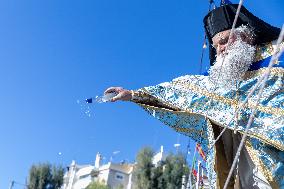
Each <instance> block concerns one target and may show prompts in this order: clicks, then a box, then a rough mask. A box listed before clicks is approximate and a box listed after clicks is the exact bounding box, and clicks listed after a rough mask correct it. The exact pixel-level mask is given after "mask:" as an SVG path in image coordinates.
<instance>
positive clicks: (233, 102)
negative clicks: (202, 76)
mask: <svg viewBox="0 0 284 189" xmlns="http://www.w3.org/2000/svg"><path fill="white" fill-rule="evenodd" d="M173 83H174V84H178V85H182V86H183V87H186V88H187V89H189V90H191V91H193V92H195V93H198V94H201V95H203V96H206V97H208V98H210V99H213V100H215V101H219V102H222V103H224V104H229V105H231V106H233V107H234V108H237V106H238V101H237V100H235V99H230V98H226V97H223V96H220V95H217V94H215V93H211V92H208V91H206V90H204V89H200V88H199V87H197V86H195V85H193V84H190V83H188V82H185V81H174V82H173ZM248 107H249V108H251V109H252V108H254V107H255V105H254V103H252V102H248ZM257 110H258V111H260V112H263V113H267V114H272V115H278V116H284V110H283V109H280V108H273V107H269V106H262V105H258V106H257Z"/></svg>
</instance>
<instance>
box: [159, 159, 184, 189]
mask: <svg viewBox="0 0 284 189" xmlns="http://www.w3.org/2000/svg"><path fill="white" fill-rule="evenodd" d="M185 165H186V160H185V158H184V155H183V154H177V155H174V154H170V155H168V156H167V158H166V161H165V165H164V166H165V167H164V172H163V175H162V177H163V180H164V183H165V187H164V188H167V189H179V188H181V184H182V176H183V175H188V172H189V169H188V167H187V166H185Z"/></svg>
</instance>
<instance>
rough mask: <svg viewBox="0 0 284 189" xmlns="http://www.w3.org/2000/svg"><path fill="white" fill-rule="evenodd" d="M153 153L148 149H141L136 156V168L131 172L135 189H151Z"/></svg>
mask: <svg viewBox="0 0 284 189" xmlns="http://www.w3.org/2000/svg"><path fill="white" fill-rule="evenodd" d="M153 156H154V151H153V150H152V149H151V148H150V147H145V148H142V149H141V150H140V151H139V152H138V154H137V156H136V162H137V164H136V166H135V169H134V172H133V178H134V188H135V189H151V172H152V168H153V167H154V166H153V164H152V159H153Z"/></svg>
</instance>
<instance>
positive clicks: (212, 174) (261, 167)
mask: <svg viewBox="0 0 284 189" xmlns="http://www.w3.org/2000/svg"><path fill="white" fill-rule="evenodd" d="M283 45H284V44H283V43H282V47H283ZM274 50H275V44H273V43H269V44H266V45H265V46H262V47H258V48H257V53H256V57H255V62H254V63H253V64H252V65H251V67H250V69H249V71H247V73H246V75H245V77H244V80H243V81H241V82H240V83H239V87H238V90H224V89H223V88H216V87H215V86H213V85H212V83H211V82H210V81H209V77H208V76H206V75H186V76H182V77H179V78H176V79H174V80H172V81H171V82H165V83H161V84H159V85H156V86H150V87H145V88H142V89H139V90H137V91H135V94H136V96H138V97H139V98H138V99H137V100H134V102H135V103H137V104H139V105H140V106H142V107H143V108H144V109H145V110H146V111H147V112H149V113H150V114H151V115H153V116H154V117H155V118H157V119H159V120H160V121H162V122H163V123H165V124H166V125H168V126H170V127H171V128H173V129H174V130H176V131H177V132H179V133H182V134H184V135H187V136H189V137H191V138H192V139H193V140H195V141H196V142H198V143H199V144H200V145H201V146H202V148H203V150H204V152H205V153H206V155H207V156H206V167H207V174H208V175H207V176H208V179H209V182H210V186H211V187H212V188H219V187H220V185H219V183H218V176H219V174H218V173H219V171H220V167H219V168H218V167H217V166H216V157H217V152H216V146H214V145H213V142H214V140H215V138H216V135H215V136H214V132H213V126H214V125H216V126H218V127H220V128H223V127H224V126H228V128H229V130H234V129H236V131H237V133H239V134H240V135H242V134H243V133H244V131H245V127H246V125H247V122H248V119H249V117H250V114H251V112H252V109H253V107H254V106H255V102H256V98H257V94H258V92H259V90H256V91H255V92H254V94H253V96H252V97H251V98H250V99H249V101H248V103H247V104H246V106H245V107H244V108H242V109H241V110H240V111H239V113H238V116H235V112H236V109H237V108H238V106H239V104H240V103H241V102H242V101H243V100H244V99H245V98H246V96H247V94H248V93H249V92H250V90H251V89H252V88H253V87H254V86H255V84H256V82H257V81H258V80H259V78H260V77H261V76H262V74H263V73H265V71H266V70H267V68H266V67H267V66H268V64H269V61H270V59H271V55H272V54H273V51H274ZM283 60H284V56H283V55H282V56H281V57H280V59H279V60H278V62H276V63H275V65H274V66H273V68H272V70H271V74H270V76H269V79H268V81H267V84H266V87H265V89H264V91H263V95H262V98H261V100H260V103H259V105H257V107H256V109H257V112H256V115H255V119H254V122H253V124H252V125H251V127H250V129H249V132H248V138H247V140H246V143H245V149H246V150H247V152H248V154H249V156H250V158H251V160H252V161H253V163H254V165H255V166H256V167H257V169H258V171H260V172H261V173H262V174H263V175H264V176H265V179H266V180H267V181H268V182H269V184H270V185H271V186H272V188H281V186H282V187H284V165H283V163H284V127H283V126H284V117H283V116H284V93H283V91H284V82H283V80H284V62H283ZM231 120H233V121H231ZM212 146H213V147H212ZM240 174H241V173H240Z"/></svg>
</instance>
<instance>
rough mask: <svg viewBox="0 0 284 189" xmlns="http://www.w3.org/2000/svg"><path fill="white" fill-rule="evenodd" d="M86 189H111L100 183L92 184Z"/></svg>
mask: <svg viewBox="0 0 284 189" xmlns="http://www.w3.org/2000/svg"><path fill="white" fill-rule="evenodd" d="M86 189H110V187H108V186H106V185H104V184H102V183H99V182H92V183H91V184H90V185H89V186H88V187H87V188H86Z"/></svg>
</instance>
